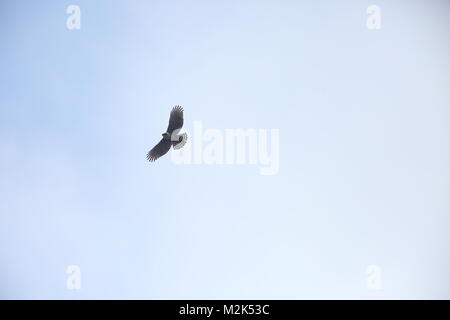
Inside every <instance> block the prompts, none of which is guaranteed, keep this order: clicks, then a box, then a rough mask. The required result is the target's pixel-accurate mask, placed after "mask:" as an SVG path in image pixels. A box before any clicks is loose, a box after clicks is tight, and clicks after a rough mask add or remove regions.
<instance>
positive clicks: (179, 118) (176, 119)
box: [167, 106, 183, 133]
mask: <svg viewBox="0 0 450 320" xmlns="http://www.w3.org/2000/svg"><path fill="white" fill-rule="evenodd" d="M182 126H183V108H182V107H180V106H175V107H173V109H172V111H171V112H170V118H169V126H168V127H167V132H168V133H172V132H173V131H174V130H176V129H180V128H181V127H182Z"/></svg>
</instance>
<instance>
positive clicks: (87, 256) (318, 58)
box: [0, 0, 450, 299]
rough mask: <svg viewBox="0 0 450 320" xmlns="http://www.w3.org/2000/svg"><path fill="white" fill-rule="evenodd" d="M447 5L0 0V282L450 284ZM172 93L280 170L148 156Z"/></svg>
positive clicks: (235, 291)
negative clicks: (269, 143) (73, 274)
mask: <svg viewBox="0 0 450 320" xmlns="http://www.w3.org/2000/svg"><path fill="white" fill-rule="evenodd" d="M71 4H76V5H78V6H80V8H81V29H80V30H73V31H70V30H68V29H67V28H66V19H67V17H68V16H69V15H67V14H66V8H67V6H69V5H71ZM371 4H376V5H378V6H379V7H380V8H381V14H382V16H381V18H382V20H381V29H380V30H368V29H367V27H366V19H367V14H366V9H367V7H368V6H369V5H371ZM449 9H450V4H449V3H448V1H444V0H443V1H426V0H421V1H417V0H416V1H406V0H404V1H398V0H397V1H356V0H355V1H339V3H338V2H336V1H308V2H306V1H259V0H258V1H256V0H255V1H248V0H231V1H206V0H205V1H191V0H189V1H187V0H186V1H124V0H122V1H106V0H103V1H100V0H97V1H80V0H73V1H50V0H48V1H24V0H21V1H12V0H9V1H7V0H1V1H0V83H1V86H0V98H1V99H0V150H1V151H0V155H1V156H0V298H8V299H9V298H19V299H20V298H31V299H33V298H41V299H42V298H58V299H81V298H84V299H91V298H124V299H129V298H145V299H185V298H186V299H198V298H204V299H215V298H253V299H295V298H297V299H298V298H343V299H346V298H363V299H366V298H374V299H378V298H388V299H389V298H447V299H448V298H450V235H449V231H450V197H449V192H450V185H449V181H450V171H449V169H450V127H449V125H450V90H449V84H450V63H449V58H448V57H450V36H449V31H450V19H449V14H450V10H449ZM175 104H180V105H182V106H183V107H184V108H185V124H186V128H187V129H190V128H191V126H192V123H193V121H194V120H201V121H202V122H203V125H204V127H205V128H217V129H221V130H222V129H226V128H256V129H258V128H267V129H270V128H276V129H279V130H280V170H279V173H278V175H274V176H261V175H259V169H258V167H257V166H254V165H253V166H252V165H242V166H238V165H222V166H220V165H212V166H208V165H179V166H175V165H173V164H172V162H171V160H170V156H166V157H164V158H162V159H160V160H158V161H157V162H155V163H149V162H147V161H146V159H145V155H146V153H147V151H148V150H149V149H150V148H151V147H152V146H153V145H154V144H155V143H156V142H157V141H158V139H159V138H160V134H161V133H162V132H163V130H165V128H166V126H167V119H168V114H169V111H170V109H171V107H172V106H173V105H175ZM69 265H79V266H80V268H81V290H72V291H71V290H68V289H67V288H66V279H67V275H66V268H67V266H69ZM369 265H378V266H380V268H381V270H382V273H381V286H382V289H381V290H378V291H374V290H368V289H367V287H366V280H367V274H366V268H367V266H369Z"/></svg>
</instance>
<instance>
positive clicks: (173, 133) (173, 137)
mask: <svg viewBox="0 0 450 320" xmlns="http://www.w3.org/2000/svg"><path fill="white" fill-rule="evenodd" d="M182 126H183V108H182V107H180V106H175V107H173V109H172V111H171V112H170V118H169V126H168V127H167V131H166V132H164V133H163V134H162V136H163V138H162V139H161V141H160V142H158V144H157V145H156V146H154V147H153V149H152V150H150V151H149V152H148V153H147V160H148V161H155V160H156V159H158V158H159V157H162V156H163V155H165V154H166V153H167V152H168V151H169V150H170V147H171V146H173V148H174V149H175V150H178V149H181V148H182V147H183V146H184V145H185V144H186V141H187V134H186V133H182V134H178V132H179V131H180V129H181V127H182Z"/></svg>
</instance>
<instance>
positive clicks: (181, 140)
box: [173, 132, 188, 150]
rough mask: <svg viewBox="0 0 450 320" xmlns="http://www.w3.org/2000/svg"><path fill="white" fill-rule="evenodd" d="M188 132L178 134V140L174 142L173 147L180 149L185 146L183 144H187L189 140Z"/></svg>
mask: <svg viewBox="0 0 450 320" xmlns="http://www.w3.org/2000/svg"><path fill="white" fill-rule="evenodd" d="M187 137H188V136H187V133H186V132H185V133H182V134H180V135H179V136H178V141H176V142H175V143H174V144H173V148H174V149H175V150H179V149H181V148H183V146H184V145H185V144H186V142H187Z"/></svg>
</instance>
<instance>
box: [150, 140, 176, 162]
mask: <svg viewBox="0 0 450 320" xmlns="http://www.w3.org/2000/svg"><path fill="white" fill-rule="evenodd" d="M170 146H171V142H170V140H166V139H161V141H160V142H158V144H157V145H156V146H154V147H153V149H152V150H150V151H149V152H148V153H147V160H148V161H155V160H156V159H158V158H159V157H161V156H163V155H165V154H166V153H167V151H169V149H170Z"/></svg>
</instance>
